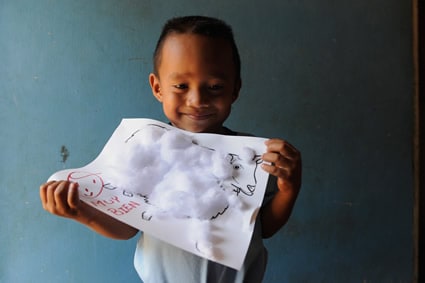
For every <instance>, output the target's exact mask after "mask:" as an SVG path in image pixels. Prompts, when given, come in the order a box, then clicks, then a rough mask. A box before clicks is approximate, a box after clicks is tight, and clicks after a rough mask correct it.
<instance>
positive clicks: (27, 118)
mask: <svg viewBox="0 0 425 283" xmlns="http://www.w3.org/2000/svg"><path fill="white" fill-rule="evenodd" d="M410 2H411V1H399V0H351V1H346V0H343V1H333V0H324V1H307V0H299V1H293V0H262V1H245V0H234V1H228V0H217V1H205V0H204V1H196V0H185V1H162V0H158V1H148V0H137V1H136V0H125V1H113V0H91V1H85V0H74V1H65V0H62V1H54V0H38V1H30V0H17V1H15V0H2V1H0V150H1V155H0V156H1V159H0V215H1V222H0V223H1V224H0V225H1V226H0V282H2V283H3V282H5V283H9V282H11V283H15V282H18V283H19V282H46V283H48V282H63V283H67V282H78V283H80V282H137V281H138V280H137V275H136V273H135V271H134V270H133V266H132V257H133V251H134V245H135V239H134V240H131V241H127V242H122V241H113V240H109V239H105V238H102V237H100V236H97V235H96V234H95V233H93V232H91V231H90V230H88V229H86V228H85V227H82V226H80V225H78V224H76V223H74V222H72V221H69V220H64V219H60V218H57V217H54V216H51V215H49V214H48V213H46V212H45V211H44V210H43V209H42V208H41V205H40V201H39V196H38V186H39V185H40V184H41V183H42V182H44V181H45V180H46V179H47V178H48V177H49V175H50V174H51V173H53V172H55V171H58V170H60V169H62V168H73V167H80V166H82V165H85V164H86V163H88V162H89V161H91V160H93V159H94V158H95V157H96V156H97V154H98V153H99V152H100V150H101V149H102V147H103V145H104V144H105V143H106V141H107V139H108V138H109V136H110V135H111V134H112V132H113V130H114V129H115V128H116V126H117V125H118V123H119V122H120V120H121V118H123V117H149V118H154V119H159V120H162V119H163V115H162V113H161V107H160V105H159V104H158V103H157V102H156V101H155V100H154V98H153V97H152V95H151V92H150V89H149V85H148V80H147V76H148V74H149V72H150V70H151V54H152V51H153V48H154V45H155V42H156V39H157V36H158V34H159V32H160V29H161V26H162V24H163V23H164V21H165V20H166V19H168V18H170V17H172V16H176V15H186V14H203V15H211V16H217V17H220V18H222V19H224V20H226V21H227V22H229V23H230V24H231V25H232V26H233V27H234V30H235V34H236V39H237V41H238V44H239V48H240V53H241V57H242V63H243V70H242V71H243V88H242V93H241V96H240V100H239V101H238V102H237V103H236V104H235V106H234V109H233V114H232V117H231V118H230V119H229V121H228V124H227V125H228V126H229V127H231V128H233V129H236V130H240V131H245V132H251V133H254V134H257V135H259V136H263V137H274V136H278V137H282V138H286V139H289V140H290V141H291V142H292V143H294V144H296V145H297V146H298V147H299V148H300V150H301V151H302V152H303V159H304V184H303V189H302V192H301V194H300V196H299V199H298V203H297V205H296V208H295V210H294V213H293V217H292V218H291V220H290V222H289V223H288V224H287V226H286V228H285V229H283V230H282V231H280V232H279V233H278V234H277V235H275V236H274V237H273V238H272V239H271V240H267V242H266V244H267V246H268V248H269V256H270V257H269V266H268V271H267V275H266V279H265V282H276V283H278V282H279V283H280V282H412V280H413V234H412V231H413V228H412V227H413V226H412V221H413V219H412V218H413V216H412V214H413V213H412V210H413V185H412V183H413V181H412V118H413V114H412V85H413V84H412V77H413V76H412V62H411V61H412V58H411V57H412V55H411V38H412V34H411V11H410V10H411V7H410V6H411V3H410ZM62 145H65V146H66V147H67V149H68V150H69V152H70V156H69V158H68V159H67V161H66V162H65V163H63V162H61V161H62V158H61V155H60V149H61V146H62Z"/></svg>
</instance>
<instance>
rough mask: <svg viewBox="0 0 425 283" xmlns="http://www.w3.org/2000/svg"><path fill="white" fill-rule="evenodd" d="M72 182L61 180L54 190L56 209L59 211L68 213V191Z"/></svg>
mask: <svg viewBox="0 0 425 283" xmlns="http://www.w3.org/2000/svg"><path fill="white" fill-rule="evenodd" d="M69 185H70V183H69V182H67V181H64V182H61V183H60V184H59V185H58V186H57V187H56V189H55V191H54V192H53V198H54V202H55V209H56V210H57V211H58V212H59V213H66V212H67V211H68V210H69V204H68V192H69Z"/></svg>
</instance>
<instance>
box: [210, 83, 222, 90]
mask: <svg viewBox="0 0 425 283" xmlns="http://www.w3.org/2000/svg"><path fill="white" fill-rule="evenodd" d="M208 88H209V89H210V90H222V89H223V88H224V86H223V85H220V84H215V85H210V86H209V87H208Z"/></svg>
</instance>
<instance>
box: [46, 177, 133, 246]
mask: <svg viewBox="0 0 425 283" xmlns="http://www.w3.org/2000/svg"><path fill="white" fill-rule="evenodd" d="M40 199H41V203H42V205H43V208H44V209H45V210H47V211H48V212H50V213H52V214H54V215H58V216H61V217H65V218H70V219H74V220H75V221H77V222H79V223H81V224H84V225H86V226H87V227H89V228H91V229H92V230H94V231H95V232H97V233H99V234H101V235H103V236H105V237H109V238H112V239H119V240H126V239H130V238H131V237H133V236H134V235H136V234H137V232H138V230H137V229H136V228H133V227H131V226H129V225H127V224H125V223H123V222H120V221H118V220H116V219H114V218H112V217H110V216H109V215H107V214H105V213H102V212H101V211H99V210H97V209H95V208H93V207H91V206H90V205H88V204H86V203H84V202H82V201H80V199H79V197H78V184H77V183H72V182H68V181H51V182H48V183H45V184H43V185H41V186H40Z"/></svg>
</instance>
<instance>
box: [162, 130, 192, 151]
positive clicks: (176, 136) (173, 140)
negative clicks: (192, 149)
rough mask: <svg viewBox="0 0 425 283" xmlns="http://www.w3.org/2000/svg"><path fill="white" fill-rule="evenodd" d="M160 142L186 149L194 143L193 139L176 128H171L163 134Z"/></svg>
mask: <svg viewBox="0 0 425 283" xmlns="http://www.w3.org/2000/svg"><path fill="white" fill-rule="evenodd" d="M160 142H161V144H162V146H163V147H166V148H173V149H185V148H187V147H189V146H191V145H192V139H191V138H190V137H189V136H188V135H185V134H183V133H180V132H178V131H176V130H169V131H167V132H165V133H164V135H162V137H161V139H160Z"/></svg>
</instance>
